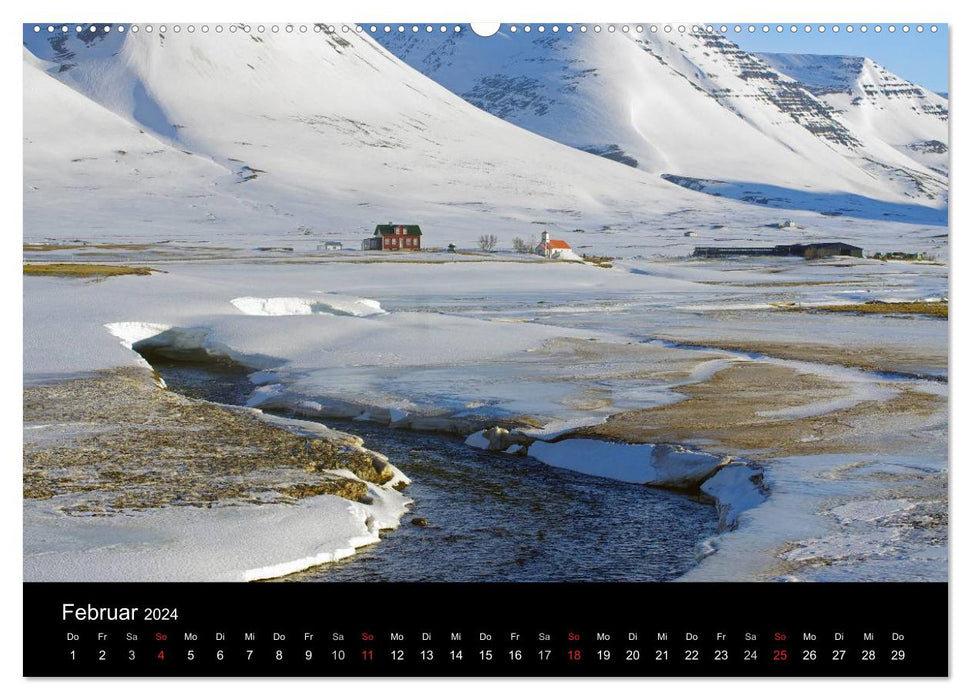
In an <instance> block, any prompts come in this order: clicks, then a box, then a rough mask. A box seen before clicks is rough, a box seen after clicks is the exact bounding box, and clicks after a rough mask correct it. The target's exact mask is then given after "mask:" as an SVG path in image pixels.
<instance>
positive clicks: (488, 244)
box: [479, 233, 499, 253]
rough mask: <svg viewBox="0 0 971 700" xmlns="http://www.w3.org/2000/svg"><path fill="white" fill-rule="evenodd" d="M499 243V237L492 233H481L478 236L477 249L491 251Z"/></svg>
mask: <svg viewBox="0 0 971 700" xmlns="http://www.w3.org/2000/svg"><path fill="white" fill-rule="evenodd" d="M497 245H499V238H498V236H496V234H494V233H483V234H482V235H481V236H479V250H484V251H486V252H487V253H491V252H492V251H493V250H495V249H496V246H497Z"/></svg>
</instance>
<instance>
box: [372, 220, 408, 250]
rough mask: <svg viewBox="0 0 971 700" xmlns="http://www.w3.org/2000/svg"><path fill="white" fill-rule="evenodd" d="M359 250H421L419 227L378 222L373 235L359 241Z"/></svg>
mask: <svg viewBox="0 0 971 700" xmlns="http://www.w3.org/2000/svg"><path fill="white" fill-rule="evenodd" d="M361 250H421V227H420V226H418V225H416V224H378V225H377V226H375V227H374V235H373V236H371V237H370V238H365V239H364V240H363V241H361Z"/></svg>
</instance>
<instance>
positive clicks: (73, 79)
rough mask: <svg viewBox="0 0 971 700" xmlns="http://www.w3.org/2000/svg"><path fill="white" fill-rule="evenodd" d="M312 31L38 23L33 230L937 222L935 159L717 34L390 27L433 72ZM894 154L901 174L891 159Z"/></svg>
mask: <svg viewBox="0 0 971 700" xmlns="http://www.w3.org/2000/svg"><path fill="white" fill-rule="evenodd" d="M72 29H73V28H72ZM319 29H320V28H319V27H311V28H310V29H308V31H306V32H299V31H294V32H292V33H283V32H280V33H278V34H274V33H270V32H262V33H250V32H247V31H246V29H245V26H244V25H234V26H233V27H231V28H230V27H229V26H228V25H226V31H224V32H222V33H214V32H210V33H207V34H203V33H201V32H196V33H188V32H181V33H178V34H176V33H174V32H167V33H164V34H163V33H160V32H157V31H156V32H154V33H149V32H147V31H141V32H139V33H137V34H135V33H132V32H125V33H124V34H122V33H119V32H117V31H113V32H108V33H105V32H103V31H100V30H96V31H94V32H90V31H89V30H88V29H85V30H84V31H81V32H75V31H69V32H66V33H60V32H53V33H46V32H41V33H37V34H35V33H34V32H32V31H31V30H30V27H29V26H27V27H25V30H24V44H25V48H26V50H25V52H24V92H25V97H24V100H25V101H24V137H25V142H24V180H25V194H24V215H25V216H24V220H25V235H26V236H27V237H28V238H29V239H39V238H45V237H48V236H51V237H59V238H63V237H64V236H65V235H68V236H70V237H77V238H97V237H103V236H105V235H108V234H111V235H113V236H115V237H117V236H119V235H121V236H124V237H125V238H128V239H139V238H141V239H144V238H152V239H159V238H173V239H182V238H191V239H192V240H209V241H216V240H218V238H219V236H220V235H221V234H223V233H230V234H232V235H233V236H235V237H236V238H237V239H238V238H239V237H240V236H242V235H252V236H254V237H259V238H260V240H274V239H275V240H281V236H282V237H283V238H284V239H287V235H289V233H290V232H294V231H296V230H299V229H301V228H302V227H309V228H312V229H314V230H315V231H318V232H331V231H332V232H336V233H340V234H341V235H344V236H347V235H351V236H352V237H354V236H357V235H358V234H366V233H369V232H370V231H371V230H373V226H374V224H375V223H377V222H383V221H391V220H394V221H402V220H410V221H417V222H420V223H422V225H423V227H424V229H425V232H426V234H427V235H428V236H429V242H430V243H429V244H433V245H444V244H445V243H447V242H450V241H451V242H456V243H459V244H462V243H472V242H474V241H475V240H476V239H477V237H478V236H479V235H480V234H481V233H483V232H484V231H486V232H490V233H493V232H494V233H498V234H500V235H502V236H503V237H505V238H506V239H507V240H508V237H509V236H520V235H522V236H524V237H527V238H528V237H529V236H530V235H535V234H536V233H538V231H537V228H539V227H543V228H550V229H551V230H554V231H559V232H563V233H570V232H576V233H579V232H583V233H587V234H591V233H595V232H601V233H617V232H625V233H626V234H628V235H629V236H630V237H631V238H630V239H625V240H624V242H623V243H621V242H619V239H614V240H615V241H616V243H615V245H620V246H627V245H634V246H635V247H636V245H635V243H634V241H635V240H639V238H643V237H644V236H653V237H654V238H658V236H659V234H660V232H662V231H667V233H664V234H660V235H661V236H662V237H663V236H668V237H669V238H670V239H671V241H670V242H669V243H667V244H666V245H672V246H673V245H675V242H674V239H675V237H677V238H678V239H680V237H681V233H682V231H684V230H687V229H688V228H694V227H697V226H709V225H710V226H716V225H717V226H718V230H722V229H723V228H724V227H725V226H726V225H727V226H729V228H734V229H737V235H739V236H745V235H748V232H750V231H751V230H753V229H754V228H755V227H757V226H760V225H763V224H764V223H765V219H766V216H769V217H773V216H775V215H772V214H769V215H766V214H765V212H764V211H763V210H762V208H763V207H766V206H769V207H779V208H783V209H787V210H792V209H797V210H815V211H817V212H827V213H835V212H839V213H842V214H846V215H847V216H857V217H864V218H867V219H879V220H883V221H894V220H897V221H907V222H911V223H917V224H940V223H944V222H945V221H946V209H941V208H934V207H935V205H937V206H940V205H941V203H942V200H943V194H942V193H943V192H944V191H945V190H944V188H946V177H945V176H943V175H941V174H940V173H935V172H932V171H930V170H929V169H927V168H925V167H924V166H922V165H920V164H917V163H916V162H915V161H914V160H912V159H910V158H909V157H908V156H907V155H906V154H904V153H902V152H901V151H899V150H897V149H896V148H892V147H891V146H889V145H887V144H885V143H883V142H875V143H874V144H873V145H872V148H871V145H870V144H869V143H863V141H861V140H860V139H859V138H858V137H857V134H856V133H854V132H852V130H851V129H850V127H849V126H848V122H846V121H844V120H843V118H842V117H841V116H840V115H838V114H836V113H835V112H834V111H833V109H831V108H830V107H828V106H827V105H826V104H825V103H823V102H822V101H820V100H819V99H817V98H816V97H815V96H814V95H812V94H811V93H810V92H809V91H808V90H806V89H805V88H803V87H802V86H801V85H800V84H799V83H797V82H796V81H795V80H793V79H791V78H788V77H785V76H782V75H780V74H779V73H777V72H775V71H772V70H771V69H769V68H768V67H767V64H765V63H764V62H762V61H761V60H760V59H757V58H755V57H752V56H751V55H749V54H744V52H740V51H738V50H737V48H732V47H733V45H730V44H728V43H727V42H726V41H725V40H724V39H723V38H721V37H719V36H716V35H707V34H706V35H691V36H689V37H682V38H679V39H678V42H680V43H676V42H674V41H669V40H666V39H664V40H661V39H657V38H651V39H650V40H647V39H639V40H638V39H635V38H632V37H628V36H625V35H619V34H618V35H609V36H607V35H604V36H603V37H594V36H592V35H591V36H583V37H579V36H574V37H566V36H565V35H561V36H558V37H554V36H546V37H539V38H533V37H530V38H522V37H521V35H520V36H517V37H511V36H510V35H509V34H505V35H503V34H500V35H497V36H496V37H493V38H492V39H483V38H481V37H477V36H475V35H474V34H473V33H472V32H470V31H463V32H461V33H455V34H452V33H449V34H445V35H442V36H441V37H437V36H436V38H435V39H434V40H433V39H430V38H427V37H425V36H424V35H422V36H421V38H416V37H409V38H408V39H401V40H395V41H392V40H390V39H389V40H388V42H389V43H392V44H399V43H400V46H397V48H396V50H397V51H398V52H399V53H401V54H403V55H404V56H405V57H406V58H408V59H409V60H410V61H411V62H413V63H416V65H417V67H418V68H420V69H421V72H419V70H416V69H415V68H413V67H412V66H410V65H408V64H407V63H405V62H404V61H403V60H401V59H399V58H398V57H396V56H395V55H394V54H393V53H391V52H390V51H388V50H387V49H386V48H385V47H383V46H382V45H381V44H379V43H377V42H376V41H375V40H374V39H372V38H371V37H369V36H367V32H360V33H359V32H355V31H353V30H352V31H349V32H346V33H345V32H337V33H330V32H328V31H326V30H319ZM409 47H410V48H409ZM419 55H420V56H421V60H418V58H417V57H418V56H419ZM503 71H505V72H503ZM423 73H424V74H423ZM763 74H764V75H763ZM429 76H431V77H429ZM476 76H478V77H476ZM433 78H434V79H433ZM439 80H440V81H441V83H443V84H444V85H443V84H440V83H439V82H436V81H439ZM462 81H470V82H469V87H468V89H467V90H466V89H462V84H464V83H462ZM458 83H462V84H458ZM447 88H451V89H447ZM456 93H458V94H456ZM459 95H461V96H459ZM480 106H481V107H484V108H486V109H485V110H483V109H479V108H478V107H480ZM783 108H784V109H783ZM489 112H492V114H490V113H489ZM510 122H513V123H510ZM866 138H870V137H869V136H866ZM861 144H862V145H861ZM576 146H579V147H580V148H576ZM584 150H585V151H588V152H583V151H584ZM595 154H596V155H595ZM861 154H866V155H861ZM600 155H607V156H608V157H607V158H603V157H600ZM615 161H619V162H615ZM891 161H892V162H893V163H894V165H893V167H895V168H897V171H895V172H905V173H907V174H906V175H905V176H898V177H887V176H885V174H886V171H887V169H888V168H890V167H891V166H888V165H887V163H888V162H891ZM630 165H636V166H637V167H629V166H630ZM915 183H918V184H915ZM921 192H923V194H921ZM702 193H707V194H702ZM934 193H936V194H934ZM708 194H716V195H719V198H717V199H716V198H713V197H711V196H707V195H708ZM733 198H734V199H741V200H745V201H744V202H734V201H731V199H733ZM751 205H755V206H751ZM928 205H930V206H928ZM831 235H832V234H831ZM287 240H289V239H287ZM677 246H680V247H683V246H684V243H683V242H682V241H681V240H678V242H677ZM678 249H679V250H680V248H678Z"/></svg>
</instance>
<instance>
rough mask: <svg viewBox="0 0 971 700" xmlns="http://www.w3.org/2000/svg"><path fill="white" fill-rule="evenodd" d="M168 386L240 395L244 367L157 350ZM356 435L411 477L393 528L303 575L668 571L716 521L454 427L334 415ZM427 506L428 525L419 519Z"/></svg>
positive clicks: (428, 577) (638, 575) (456, 577)
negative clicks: (401, 425) (483, 444)
mask: <svg viewBox="0 0 971 700" xmlns="http://www.w3.org/2000/svg"><path fill="white" fill-rule="evenodd" d="M151 363H152V366H153V367H154V368H155V370H156V371H157V372H158V373H159V374H160V375H161V376H162V377H163V378H164V379H165V382H166V384H167V385H168V386H169V388H170V389H171V390H173V391H177V392H179V393H181V394H184V395H186V396H190V397H194V398H201V399H206V400H210V401H215V402H219V403H225V404H237V405H238V404H243V403H245V397H246V396H247V395H248V394H249V392H250V391H251V390H252V388H253V385H252V384H251V383H250V381H249V379H248V378H247V375H246V373H245V372H243V371H241V370H239V369H238V368H231V367H230V368H226V367H223V368H221V367H219V366H218V365H215V366H214V365H211V364H199V363H188V362H173V361H170V360H165V359H161V358H159V357H152V358H151ZM327 425H328V426H329V427H332V428H335V429H337V430H343V431H345V432H348V433H353V434H355V435H359V436H360V437H362V438H363V439H364V445H365V447H368V448H370V449H373V450H376V451H378V452H381V453H383V454H385V455H387V457H388V458H389V459H390V460H391V462H392V464H394V465H395V466H397V467H398V468H400V469H401V470H402V471H404V472H405V474H407V475H408V476H409V478H411V480H412V483H411V484H410V485H409V486H408V487H407V488H406V490H405V493H406V494H407V495H408V496H409V497H410V498H411V499H413V500H414V504H413V505H412V506H411V512H410V513H408V514H406V515H405V516H404V518H403V519H402V522H401V525H400V527H399V528H398V529H397V530H394V531H388V532H385V533H383V534H382V541H381V542H380V543H378V544H375V545H371V546H369V547H366V548H363V549H361V550H359V551H358V554H357V555H355V556H353V557H351V558H349V559H346V560H344V561H341V562H337V563H333V564H325V565H323V566H318V567H315V568H313V569H308V570H306V571H303V572H301V573H299V574H295V575H292V576H289V577H287V578H288V579H289V580H301V581H520V582H527V581H669V580H672V579H674V578H677V577H678V576H680V575H681V574H683V573H684V572H686V571H687V570H688V569H690V568H691V567H693V566H694V565H695V563H696V555H695V546H696V544H697V543H698V542H700V541H701V540H703V539H705V538H706V537H708V536H710V535H712V534H713V533H714V532H715V528H716V526H717V518H716V516H715V510H714V508H713V507H712V506H711V505H710V504H706V503H702V502H699V501H697V500H695V499H693V498H691V497H689V496H687V495H684V494H679V493H672V492H668V491H663V490H659V489H652V488H648V487H645V486H641V485H637V484H626V483H621V482H617V481H613V480H610V479H602V478H597V477H591V476H586V475H584V474H579V473H576V472H571V471H568V470H563V469H556V468H553V467H549V466H546V465H544V464H542V463H540V462H537V461H536V460H533V459H530V458H528V457H514V456H510V455H504V454H495V453H490V452H485V451H482V450H478V449H475V448H473V447H469V446H467V445H465V444H464V442H463V441H462V440H461V439H460V438H458V437H452V436H447V435H441V434H436V433H419V432H414V431H410V430H396V429H393V428H389V427H387V426H383V425H379V424H376V423H369V422H361V421H354V422H349V421H327ZM417 518H422V519H424V521H427V525H424V526H422V525H416V524H414V523H413V522H412V520H413V519H417Z"/></svg>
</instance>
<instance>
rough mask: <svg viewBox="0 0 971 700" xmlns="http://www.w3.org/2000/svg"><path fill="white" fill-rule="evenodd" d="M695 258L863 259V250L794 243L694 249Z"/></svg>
mask: <svg viewBox="0 0 971 700" xmlns="http://www.w3.org/2000/svg"><path fill="white" fill-rule="evenodd" d="M693 255H694V256H695V257H696V258H729V257H735V256H738V255H771V256H775V257H785V256H789V255H798V256H801V257H804V258H808V259H812V258H828V257H831V256H833V255H848V256H851V257H854V258H862V257H863V248H860V247H859V246H855V245H850V244H849V243H796V244H794V245H777V246H772V247H771V248H695V252H694V253H693Z"/></svg>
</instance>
